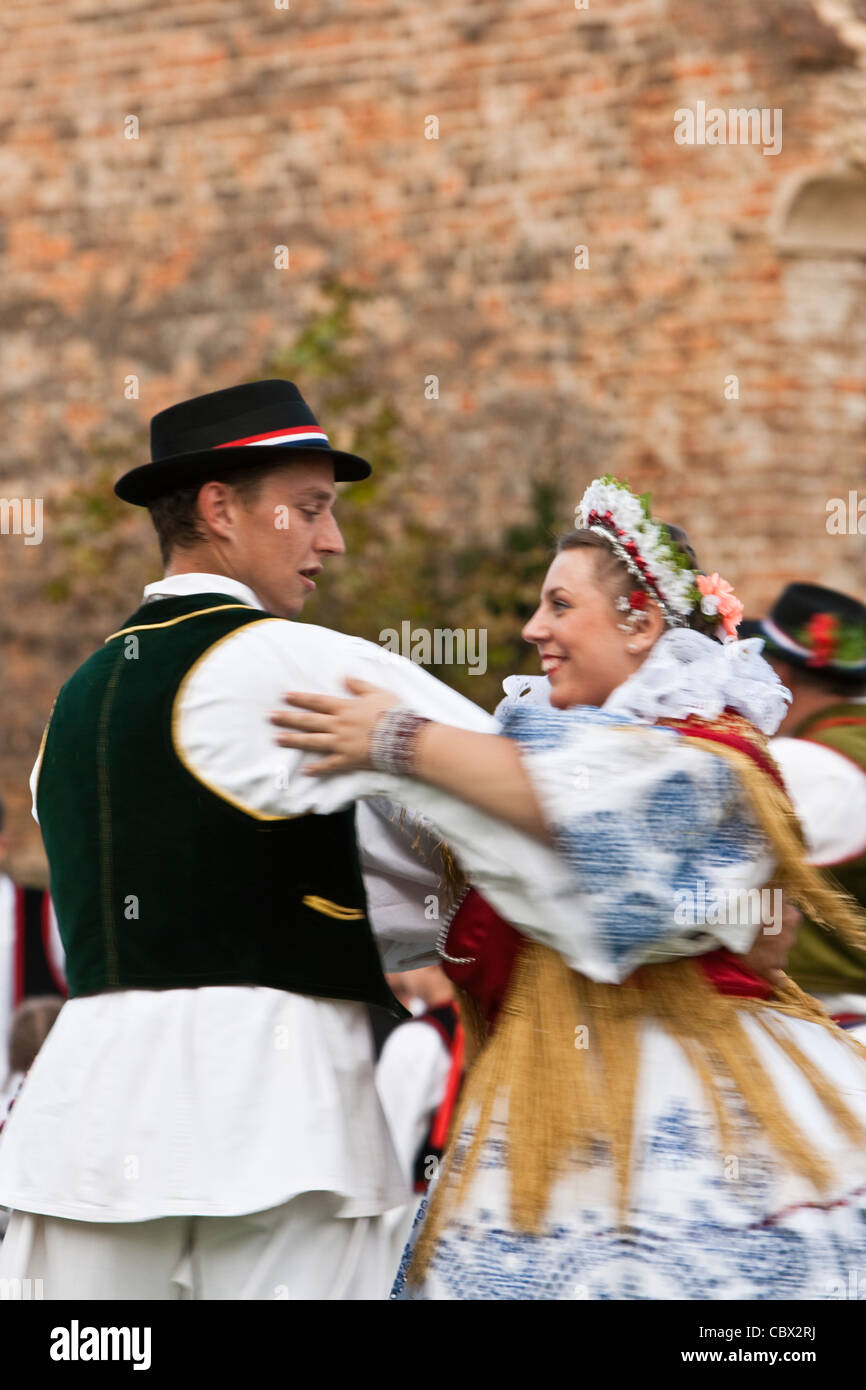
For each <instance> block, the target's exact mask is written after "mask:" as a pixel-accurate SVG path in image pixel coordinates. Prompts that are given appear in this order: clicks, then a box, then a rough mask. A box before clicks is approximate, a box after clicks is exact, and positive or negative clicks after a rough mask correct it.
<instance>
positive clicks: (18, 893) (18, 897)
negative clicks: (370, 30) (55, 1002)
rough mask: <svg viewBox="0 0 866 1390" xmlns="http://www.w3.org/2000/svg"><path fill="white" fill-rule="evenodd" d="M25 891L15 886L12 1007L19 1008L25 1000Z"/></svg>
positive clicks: (17, 884)
mask: <svg viewBox="0 0 866 1390" xmlns="http://www.w3.org/2000/svg"><path fill="white" fill-rule="evenodd" d="M26 935H27V932H26V929H25V925H24V889H23V888H22V887H21V885H20V883H16V884H15V963H14V966H13V974H12V1007H13V1008H17V1006H18V1005H19V1004H20V1003H21V1000H22V999H23V998H24V940H25V937H26Z"/></svg>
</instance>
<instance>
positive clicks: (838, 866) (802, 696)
mask: <svg viewBox="0 0 866 1390" xmlns="http://www.w3.org/2000/svg"><path fill="white" fill-rule="evenodd" d="M743 627H744V628H746V629H747V630H748V632H749V633H750V634H753V635H755V636H758V637H763V639H764V656H765V657H766V658H767V660H768V661H769V662H770V664H771V665H772V666H773V667H774V668H775V670H776V671H777V673H778V675H779V677H780V679H781V681H782V683H783V684H784V685H786V686H788V688H789V689H790V691H791V694H792V696H793V699H792V702H791V707H790V709H789V710H788V713H787V714H786V716H785V718H784V720H783V721H782V724H781V725H780V728H779V735H778V736H777V737H776V738H775V739H773V740H772V743H771V747H772V752H773V756H774V757H775V759H776V761H777V763H778V764H779V766H780V768H781V769H782V773H783V775H784V778H785V783H786V785H787V788H788V791H789V792H790V795H791V798H792V800H793V802H794V804H795V806H796V809H797V814H798V816H799V818H800V821H801V823H802V826H803V829H804V832H805V835H806V840H807V842H808V845H809V849H810V857H811V860H812V863H813V864H815V865H817V866H819V867H820V868H821V869H822V870H824V871H825V872H826V873H827V874H828V875H829V876H830V877H831V878H832V879H833V880H834V881H835V882H837V883H840V884H842V886H843V887H844V888H845V889H847V891H848V892H849V893H850V894H851V895H852V897H854V898H856V899H857V900H858V902H860V903H861V904H862V905H863V906H864V907H866V606H864V605H863V604H862V603H860V602H859V601H858V600H857V599H855V598H852V597H850V596H849V595H847V594H842V593H839V592H837V591H836V590H834V589H825V588H822V587H821V586H820V585H817V584H789V585H788V587H787V588H786V589H785V590H784V592H783V593H782V594H781V596H780V597H779V598H778V599H777V601H776V603H775V604H774V605H773V607H772V609H771V611H770V613H769V615H768V616H767V617H766V618H764V619H762V620H761V621H760V622H752V623H744V624H743ZM788 972H789V974H790V975H792V976H793V978H794V979H795V980H796V981H797V982H798V983H799V984H801V985H802V986H803V987H804V988H805V989H808V990H809V991H810V992H811V993H813V994H816V995H817V996H818V997H819V998H820V999H821V1001H822V1002H823V1003H824V1005H825V1006H826V1007H827V1008H828V1009H829V1010H830V1012H831V1013H832V1014H833V1015H834V1017H835V1018H836V1019H837V1022H839V1023H841V1024H842V1026H843V1027H846V1028H849V1029H850V1030H851V1031H852V1032H853V1033H854V1035H855V1036H856V1037H859V1038H860V1040H861V1041H863V1040H866V952H864V951H862V950H860V949H858V947H857V946H855V945H853V944H852V943H851V942H850V941H846V940H845V939H843V938H842V937H841V936H840V935H839V934H838V933H835V932H833V931H829V930H827V929H826V928H824V927H821V926H819V925H818V924H816V923H815V922H812V921H810V920H809V919H808V918H806V920H805V921H804V922H803V923H802V925H801V927H800V930H799V933H798V937H797V944H796V946H795V947H794V950H793V951H792V953H791V956H790V959H789V963H788Z"/></svg>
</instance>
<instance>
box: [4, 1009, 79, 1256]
mask: <svg viewBox="0 0 866 1390" xmlns="http://www.w3.org/2000/svg"><path fill="white" fill-rule="evenodd" d="M62 1007H63V1000H62V999H61V998H60V997H59V996H58V995H56V994H38V995H35V996H34V997H33V998H32V999H25V1000H23V1001H22V1003H20V1004H19V1005H18V1007H17V1008H16V1010H15V1012H14V1013H13V1015H12V1024H11V1027H10V1029H9V1052H8V1062H7V1068H8V1069H7V1072H6V1077H5V1080H4V1083H3V1087H2V1090H0V1134H2V1131H3V1125H4V1124H5V1122H6V1116H7V1115H8V1114H9V1112H10V1110H11V1109H12V1106H13V1105H14V1104H15V1097H16V1096H17V1094H18V1092H19V1090H20V1088H21V1084H22V1082H23V1081H24V1079H25V1077H26V1076H27V1073H28V1072H29V1070H30V1068H31V1067H32V1065H33V1063H34V1062H35V1060H36V1054H37V1053H38V1051H39V1049H40V1047H41V1046H42V1044H43V1043H44V1041H45V1039H46V1038H47V1037H48V1034H49V1033H50V1032H51V1029H52V1027H53V1026H54V1020H55V1019H56V1018H57V1015H58V1014H59V1013H60V1010H61V1009H62ZM9 1216H10V1210H9V1208H8V1207H0V1240H2V1239H3V1237H4V1235H5V1234H6V1227H7V1225H8V1224H9Z"/></svg>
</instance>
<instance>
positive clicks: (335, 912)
mask: <svg viewBox="0 0 866 1390" xmlns="http://www.w3.org/2000/svg"><path fill="white" fill-rule="evenodd" d="M301 902H302V903H303V904H304V907H311V908H312V909H313V911H314V912H322V913H324V915H325V916H326V917H336V918H338V920H339V921H341V922H354V921H357V920H358V919H359V918H363V916H364V913H363V911H362V910H361V908H360V907H341V906H340V904H339V903H332V902H331V900H330V898H318V897H316V895H315V894H314V893H308V894H307V896H306V897H304V898H301Z"/></svg>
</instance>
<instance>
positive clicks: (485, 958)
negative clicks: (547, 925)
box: [442, 888, 523, 1021]
mask: <svg viewBox="0 0 866 1390" xmlns="http://www.w3.org/2000/svg"><path fill="white" fill-rule="evenodd" d="M522 943H523V937H522V936H521V935H520V932H519V931H517V930H516V928H514V927H512V926H511V925H510V924H509V923H508V922H506V921H505V919H504V917H500V916H499V913H498V912H496V910H495V909H494V908H492V907H491V906H490V904H489V902H487V901H486V899H485V898H482V896H481V894H480V893H476V891H475V889H474V888H470V889H469V892H468V893H467V894H466V897H465V898H464V899H463V901H462V903H461V904H460V906H459V908H458V909H457V912H456V913H455V914H454V920H453V921H452V923H451V926H450V928H449V931H448V937H447V940H446V942H445V950H446V951H447V952H448V955H449V956H472V957H473V959H472V961H471V963H470V964H469V965H454V964H452V962H451V961H447V960H443V962H442V969H443V970H444V971H445V974H446V975H447V976H448V978H449V980H451V981H452V983H453V984H455V985H457V986H458V988H459V989H465V990H466V992H467V994H471V995H472V998H473V999H474V1000H475V1001H476V1002H477V1003H478V1005H479V1006H480V1008H481V1009H482V1011H483V1013H484V1016H485V1018H487V1019H490V1020H491V1021H492V1020H493V1019H494V1018H495V1017H496V1015H497V1014H498V1013H499V1010H500V1009H501V1007H502V1000H503V999H504V997H505V991H506V989H507V988H508V981H509V980H510V978H511V971H512V968H513V966H514V962H515V960H516V959H517V955H518V952H519V951H520V948H521V945H522Z"/></svg>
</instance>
